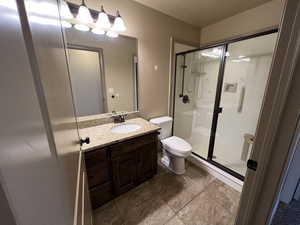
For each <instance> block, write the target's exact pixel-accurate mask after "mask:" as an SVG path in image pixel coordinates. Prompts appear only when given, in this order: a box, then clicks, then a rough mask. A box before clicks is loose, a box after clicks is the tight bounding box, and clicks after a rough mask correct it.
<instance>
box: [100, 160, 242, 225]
mask: <svg viewBox="0 0 300 225" xmlns="http://www.w3.org/2000/svg"><path fill="white" fill-rule="evenodd" d="M239 198H240V193H239V192H237V191H235V190H234V189H232V188H231V187H229V186H227V185H226V184H224V183H222V182H221V181H219V180H217V179H215V178H214V177H212V176H211V175H209V174H207V173H206V172H204V171H202V170H201V169H199V168H198V167H196V166H195V165H193V164H191V163H188V165H187V171H186V173H185V174H184V175H182V176H177V175H175V174H173V173H171V172H169V171H168V170H167V169H166V168H164V167H163V166H162V165H161V164H160V163H159V169H158V174H157V175H156V176H155V177H154V178H153V179H151V180H149V181H148V182H145V183H143V184H142V185H140V186H138V187H137V188H135V189H133V190H131V191H129V192H128V193H126V194H124V195H122V196H120V197H118V198H117V199H115V200H113V201H111V202H109V203H107V204H106V205H104V206H102V207H101V208H99V209H97V210H95V211H94V225H232V224H233V223H234V219H235V215H236V211H237V207H238V202H239Z"/></svg>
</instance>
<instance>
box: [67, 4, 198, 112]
mask: <svg viewBox="0 0 300 225" xmlns="http://www.w3.org/2000/svg"><path fill="white" fill-rule="evenodd" d="M72 2H74V3H77V4H79V2H80V1H79V0H72ZM101 4H103V5H104V8H105V10H106V11H107V12H108V13H110V14H115V12H116V9H119V10H120V13H121V15H122V16H123V18H124V20H125V22H126V25H127V31H126V32H125V33H124V34H125V35H128V36H132V37H136V38H137V39H138V48H139V50H138V55H139V110H140V112H141V115H142V116H143V117H146V118H150V117H155V116H160V115H166V114H167V113H168V93H169V63H170V62H169V59H170V37H171V36H174V37H176V38H179V39H183V40H186V41H189V42H198V43H199V36H200V31H199V29H198V28H196V27H193V26H191V25H187V24H186V23H184V22H181V21H179V20H176V19H173V18H171V17H169V16H166V15H164V14H162V13H159V12H157V11H155V10H152V9H150V8H147V7H145V6H143V5H140V4H138V3H136V2H133V1H131V0H102V1H97V0H88V1H87V5H88V7H90V8H93V9H98V10H99V8H100V6H101ZM155 65H157V66H158V70H155V69H154V66H155Z"/></svg>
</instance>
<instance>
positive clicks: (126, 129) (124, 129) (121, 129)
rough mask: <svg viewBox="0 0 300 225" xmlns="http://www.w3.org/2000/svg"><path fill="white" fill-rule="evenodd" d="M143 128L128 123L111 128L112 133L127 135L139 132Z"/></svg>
mask: <svg viewBox="0 0 300 225" xmlns="http://www.w3.org/2000/svg"><path fill="white" fill-rule="evenodd" d="M141 128H142V126H141V125H139V124H135V123H126V124H121V125H118V126H115V127H113V128H111V132H112V133H114V134H127V133H130V132H134V131H137V130H139V129H141Z"/></svg>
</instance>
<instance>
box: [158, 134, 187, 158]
mask: <svg viewBox="0 0 300 225" xmlns="http://www.w3.org/2000/svg"><path fill="white" fill-rule="evenodd" d="M161 142H162V144H163V148H164V149H165V150H167V151H168V152H170V153H171V154H174V155H176V156H179V157H187V156H189V155H190V153H191V151H192V146H191V145H190V144H189V143H187V142H186V141H185V140H183V139H182V138H179V137H176V136H172V137H168V138H166V139H163V140H161Z"/></svg>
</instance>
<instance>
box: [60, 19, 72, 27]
mask: <svg viewBox="0 0 300 225" xmlns="http://www.w3.org/2000/svg"><path fill="white" fill-rule="evenodd" d="M61 25H62V27H65V28H71V27H72V24H71V23H69V22H68V21H65V20H63V21H61Z"/></svg>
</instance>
